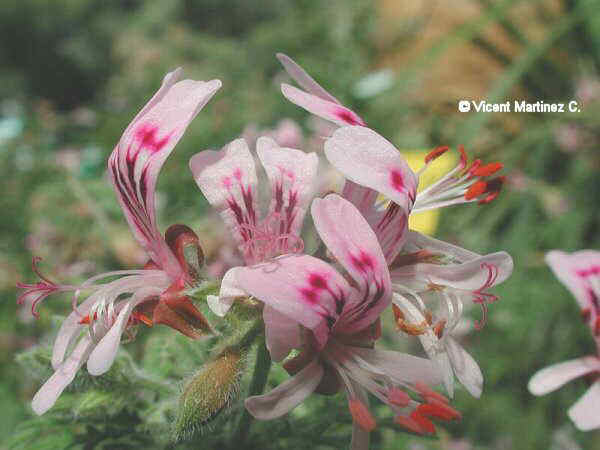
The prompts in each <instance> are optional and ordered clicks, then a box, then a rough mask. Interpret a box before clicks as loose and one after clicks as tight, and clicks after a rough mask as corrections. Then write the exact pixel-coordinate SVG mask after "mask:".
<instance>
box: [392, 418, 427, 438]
mask: <svg viewBox="0 0 600 450" xmlns="http://www.w3.org/2000/svg"><path fill="white" fill-rule="evenodd" d="M394 422H396V423H397V424H398V425H400V426H403V427H404V428H406V429H408V430H409V431H412V432H413V433H418V434H425V432H424V431H423V430H422V429H421V427H420V426H419V424H418V423H417V422H416V421H415V420H413V419H411V418H410V417H408V416H402V415H397V416H396V417H394Z"/></svg>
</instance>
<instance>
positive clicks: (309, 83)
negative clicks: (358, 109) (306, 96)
mask: <svg viewBox="0 0 600 450" xmlns="http://www.w3.org/2000/svg"><path fill="white" fill-rule="evenodd" d="M275 56H277V59H278V60H279V62H280V63H281V64H282V65H283V67H284V68H285V71H286V72H287V73H288V74H289V76H290V77H292V78H293V79H294V81H296V83H298V84H299V85H300V86H301V87H302V88H303V89H305V90H306V91H307V92H309V93H311V94H313V95H316V96H317V97H319V98H322V99H323V100H327V101H328V102H333V103H338V104H341V103H340V101H339V100H338V99H337V98H335V97H334V96H333V95H331V94H330V93H329V92H327V91H326V90H325V89H324V88H323V87H322V86H321V85H320V84H319V83H317V82H316V81H315V80H314V79H313V78H312V77H311V76H310V75H309V74H308V73H306V71H305V70H304V69H303V68H302V67H300V66H299V65H298V64H297V63H296V61H294V60H293V59H292V58H290V57H289V56H287V55H284V54H283V53H277V55H275Z"/></svg>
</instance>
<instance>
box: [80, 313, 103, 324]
mask: <svg viewBox="0 0 600 450" xmlns="http://www.w3.org/2000/svg"><path fill="white" fill-rule="evenodd" d="M97 319H98V313H94V320H97ZM90 322H91V320H90V315H89V314H86V315H85V316H83V317H82V318H81V319H80V320H79V324H80V325H89V324H90Z"/></svg>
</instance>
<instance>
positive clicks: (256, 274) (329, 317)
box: [220, 254, 357, 347]
mask: <svg viewBox="0 0 600 450" xmlns="http://www.w3.org/2000/svg"><path fill="white" fill-rule="evenodd" d="M224 280H227V284H226V285H225V286H223V285H222V286H221V292H220V303H221V304H225V305H227V304H231V303H232V302H233V300H234V298H235V297H236V296H239V295H240V293H245V294H246V295H252V296H253V297H255V298H256V299H257V300H260V301H262V302H263V303H265V304H266V305H269V306H270V307H272V308H273V309H275V310H277V311H278V312H279V313H281V314H283V315H285V316H287V317H288V318H290V319H292V320H295V321H296V322H297V323H299V324H301V325H303V326H305V327H306V328H309V329H311V330H312V331H313V332H314V334H315V338H316V339H317V342H318V343H319V345H320V346H321V347H322V346H323V345H324V344H325V343H326V342H327V340H328V338H329V334H330V333H331V328H332V327H333V325H334V324H335V322H336V321H337V319H338V317H339V314H340V313H341V311H342V309H343V307H344V305H345V304H346V301H347V299H348V297H350V296H356V295H357V292H356V291H355V290H354V289H353V288H351V287H350V286H349V285H348V282H347V281H346V280H345V279H344V277H342V276H341V275H340V274H339V273H338V272H337V271H336V270H335V269H334V268H332V267H331V266H330V265H329V264H327V263H326V262H324V261H322V260H320V259H317V258H314V257H312V256H309V255H291V254H290V255H284V256H280V257H279V258H275V259H272V260H271V261H269V262H265V263H262V264H258V265H255V266H248V267H234V268H233V269H230V270H229V271H228V272H227V274H226V275H225V278H224ZM228 294H229V295H228ZM231 294H233V295H231Z"/></svg>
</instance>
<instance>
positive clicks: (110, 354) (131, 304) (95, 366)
mask: <svg viewBox="0 0 600 450" xmlns="http://www.w3.org/2000/svg"><path fill="white" fill-rule="evenodd" d="M161 292H162V289H157V288H154V287H147V288H143V289H140V290H139V291H137V292H136V293H135V294H133V295H132V296H131V298H130V299H128V300H126V302H127V303H126V304H125V306H124V307H123V308H122V309H121V311H120V312H119V315H118V316H117V319H116V320H115V323H114V324H113V325H112V326H111V327H110V329H109V330H108V332H107V333H106V334H105V335H104V337H102V339H100V342H98V345H96V347H95V348H94V350H93V351H92V353H91V354H90V357H89V358H88V362H87V370H88V372H89V373H90V375H102V374H103V373H105V372H108V370H109V369H110V367H111V366H112V363H113V361H114V360H115V358H116V356H117V351H118V350H119V344H120V343H121V336H122V335H123V332H124V331H125V328H126V327H127V324H128V321H129V317H130V316H131V312H132V311H133V308H135V307H136V306H137V305H138V304H140V303H141V302H143V301H144V300H146V299H147V298H148V297H150V296H153V295H160V293H161Z"/></svg>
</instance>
